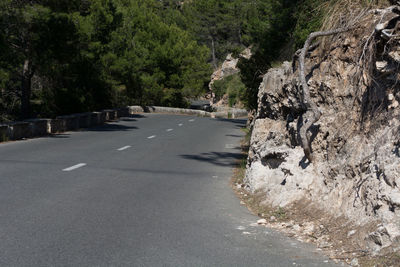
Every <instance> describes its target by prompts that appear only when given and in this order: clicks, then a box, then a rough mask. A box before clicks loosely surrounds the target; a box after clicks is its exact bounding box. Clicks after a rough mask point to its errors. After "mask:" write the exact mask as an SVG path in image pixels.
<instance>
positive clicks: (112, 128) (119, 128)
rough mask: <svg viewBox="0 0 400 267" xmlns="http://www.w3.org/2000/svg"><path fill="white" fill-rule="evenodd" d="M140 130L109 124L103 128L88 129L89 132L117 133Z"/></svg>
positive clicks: (133, 127)
mask: <svg viewBox="0 0 400 267" xmlns="http://www.w3.org/2000/svg"><path fill="white" fill-rule="evenodd" d="M135 129H138V127H136V126H126V125H121V124H116V123H107V124H104V125H101V126H95V127H92V128H88V129H87V131H89V132H114V131H115V132H117V131H130V130H135Z"/></svg>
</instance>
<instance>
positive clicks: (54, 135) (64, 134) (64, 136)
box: [44, 133, 70, 138]
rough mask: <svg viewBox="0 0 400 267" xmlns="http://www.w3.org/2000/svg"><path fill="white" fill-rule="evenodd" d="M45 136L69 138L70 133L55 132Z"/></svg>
mask: <svg viewBox="0 0 400 267" xmlns="http://www.w3.org/2000/svg"><path fill="white" fill-rule="evenodd" d="M44 137H50V138H69V137H70V134H66V133H53V134H49V135H47V136H44Z"/></svg>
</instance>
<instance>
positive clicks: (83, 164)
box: [63, 163, 87, 172]
mask: <svg viewBox="0 0 400 267" xmlns="http://www.w3.org/2000/svg"><path fill="white" fill-rule="evenodd" d="M86 165H87V164H86V163H79V164H76V165H74V166H71V167H69V168H65V169H64V170H63V172H70V171H73V170H76V169H79V168H82V167H84V166H86Z"/></svg>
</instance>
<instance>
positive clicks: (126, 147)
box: [117, 146, 131, 151]
mask: <svg viewBox="0 0 400 267" xmlns="http://www.w3.org/2000/svg"><path fill="white" fill-rule="evenodd" d="M128 148H131V146H124V147H121V148H118V149H117V150H118V151H124V150H127V149H128Z"/></svg>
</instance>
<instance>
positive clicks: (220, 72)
mask: <svg viewBox="0 0 400 267" xmlns="http://www.w3.org/2000/svg"><path fill="white" fill-rule="evenodd" d="M251 56H252V54H251V47H248V48H246V49H244V50H243V51H242V52H241V53H240V54H239V58H241V57H242V58H245V59H250V58H251ZM239 58H234V57H233V56H232V54H228V55H227V56H226V59H225V61H224V62H223V63H222V65H221V67H219V68H218V69H217V70H215V71H214V73H213V74H212V75H211V81H210V83H209V84H208V88H209V89H210V91H211V92H212V85H213V84H214V82H215V81H219V80H222V79H223V78H225V77H228V76H231V75H233V74H236V73H238V72H240V70H239V68H238V67H237V64H238V62H239Z"/></svg>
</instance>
